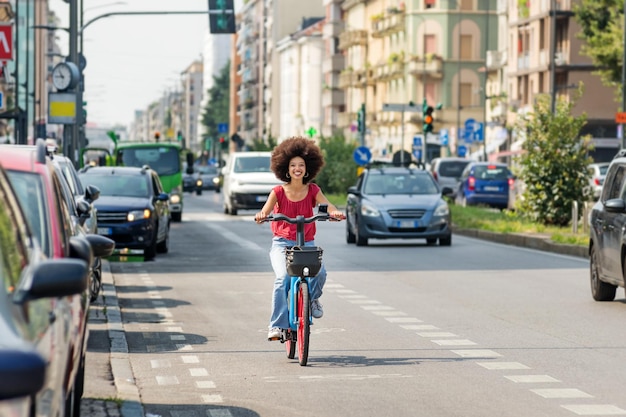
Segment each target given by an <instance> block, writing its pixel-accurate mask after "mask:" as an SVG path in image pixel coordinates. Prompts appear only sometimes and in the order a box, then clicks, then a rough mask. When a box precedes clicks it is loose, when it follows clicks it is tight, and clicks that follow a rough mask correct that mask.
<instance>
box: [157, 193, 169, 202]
mask: <svg viewBox="0 0 626 417" xmlns="http://www.w3.org/2000/svg"><path fill="white" fill-rule="evenodd" d="M156 199H157V200H158V201H167V200H169V199H170V196H169V195H168V194H167V193H161V194H159V195H157V196H156Z"/></svg>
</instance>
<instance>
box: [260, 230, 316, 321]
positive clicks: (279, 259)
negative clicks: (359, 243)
mask: <svg viewBox="0 0 626 417" xmlns="http://www.w3.org/2000/svg"><path fill="white" fill-rule="evenodd" d="M304 245H305V246H315V241H314V240H312V241H310V242H306V243H305V244H304ZM290 246H296V242H295V241H294V240H288V239H285V238H282V237H275V238H273V239H272V248H271V249H270V261H271V263H272V268H273V269H274V274H275V275H276V279H275V280H274V293H273V294H272V315H271V317H270V325H269V327H270V328H272V327H279V328H281V329H288V328H289V312H288V305H287V295H288V293H289V284H290V279H289V275H288V274H287V266H286V265H285V248H286V247H290ZM325 282H326V268H325V267H324V264H322V268H321V269H320V272H319V273H318V274H317V276H315V277H312V278H310V280H309V287H310V289H311V300H317V299H318V298H320V297H321V296H322V288H323V287H324V283H325Z"/></svg>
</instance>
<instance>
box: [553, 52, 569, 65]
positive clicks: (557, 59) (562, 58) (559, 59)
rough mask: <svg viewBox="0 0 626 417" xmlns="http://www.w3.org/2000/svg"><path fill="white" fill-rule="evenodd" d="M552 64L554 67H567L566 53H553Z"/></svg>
mask: <svg viewBox="0 0 626 417" xmlns="http://www.w3.org/2000/svg"><path fill="white" fill-rule="evenodd" d="M554 64H555V65H559V66H560V65H567V64H569V60H568V57H567V53H566V52H565V51H557V52H555V53H554Z"/></svg>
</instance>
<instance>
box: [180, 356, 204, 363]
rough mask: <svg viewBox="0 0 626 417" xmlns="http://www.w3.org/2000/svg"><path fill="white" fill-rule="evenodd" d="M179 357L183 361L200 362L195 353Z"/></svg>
mask: <svg viewBox="0 0 626 417" xmlns="http://www.w3.org/2000/svg"><path fill="white" fill-rule="evenodd" d="M180 358H181V359H182V360H183V363H200V359H198V357H197V356H196V355H183V356H181V357H180Z"/></svg>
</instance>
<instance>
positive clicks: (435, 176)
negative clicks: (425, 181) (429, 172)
mask: <svg viewBox="0 0 626 417" xmlns="http://www.w3.org/2000/svg"><path fill="white" fill-rule="evenodd" d="M433 178H434V179H435V181H437V173H436V172H433Z"/></svg>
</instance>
